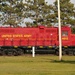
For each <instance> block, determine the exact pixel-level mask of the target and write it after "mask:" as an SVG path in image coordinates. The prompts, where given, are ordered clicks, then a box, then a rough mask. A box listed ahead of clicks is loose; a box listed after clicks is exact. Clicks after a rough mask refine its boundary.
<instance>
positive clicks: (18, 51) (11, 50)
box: [0, 46, 75, 56]
mask: <svg viewBox="0 0 75 75" xmlns="http://www.w3.org/2000/svg"><path fill="white" fill-rule="evenodd" d="M31 53H32V47H31V46H27V47H24V46H21V47H17V46H14V47H13V46H12V47H9V46H6V47H5V46H3V47H0V55H1V56H3V55H8V56H18V55H24V54H31ZM35 53H36V54H54V55H59V48H58V47H52V46H48V47H43V46H38V47H35ZM62 55H75V46H70V47H67V46H66V47H62Z"/></svg>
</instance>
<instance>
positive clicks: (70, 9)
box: [54, 0, 75, 25]
mask: <svg viewBox="0 0 75 75" xmlns="http://www.w3.org/2000/svg"><path fill="white" fill-rule="evenodd" d="M57 9H58V7H57V0H56V1H55V2H54V15H56V16H55V20H56V21H55V22H56V23H57V20H58V13H57V12H58V11H57ZM60 10H61V23H62V25H66V24H70V25H75V17H74V13H75V8H74V4H72V3H71V2H70V0H60Z"/></svg>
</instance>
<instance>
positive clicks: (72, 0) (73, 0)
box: [45, 0, 75, 5]
mask: <svg viewBox="0 0 75 75" xmlns="http://www.w3.org/2000/svg"><path fill="white" fill-rule="evenodd" d="M45 1H46V2H48V4H52V3H53V2H54V1H55V0H45ZM71 2H72V3H73V4H74V5H75V0H71Z"/></svg>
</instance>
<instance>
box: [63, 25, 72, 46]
mask: <svg viewBox="0 0 75 75" xmlns="http://www.w3.org/2000/svg"><path fill="white" fill-rule="evenodd" d="M70 34H71V29H70V27H67V26H65V27H62V46H69V45H70V38H71V35H70Z"/></svg>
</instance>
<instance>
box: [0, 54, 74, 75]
mask: <svg viewBox="0 0 75 75" xmlns="http://www.w3.org/2000/svg"><path fill="white" fill-rule="evenodd" d="M0 75H75V56H63V60H62V61H61V62H60V61H59V60H58V56H52V55H36V57H35V58H32V56H31V55H25V56H1V57H0Z"/></svg>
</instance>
